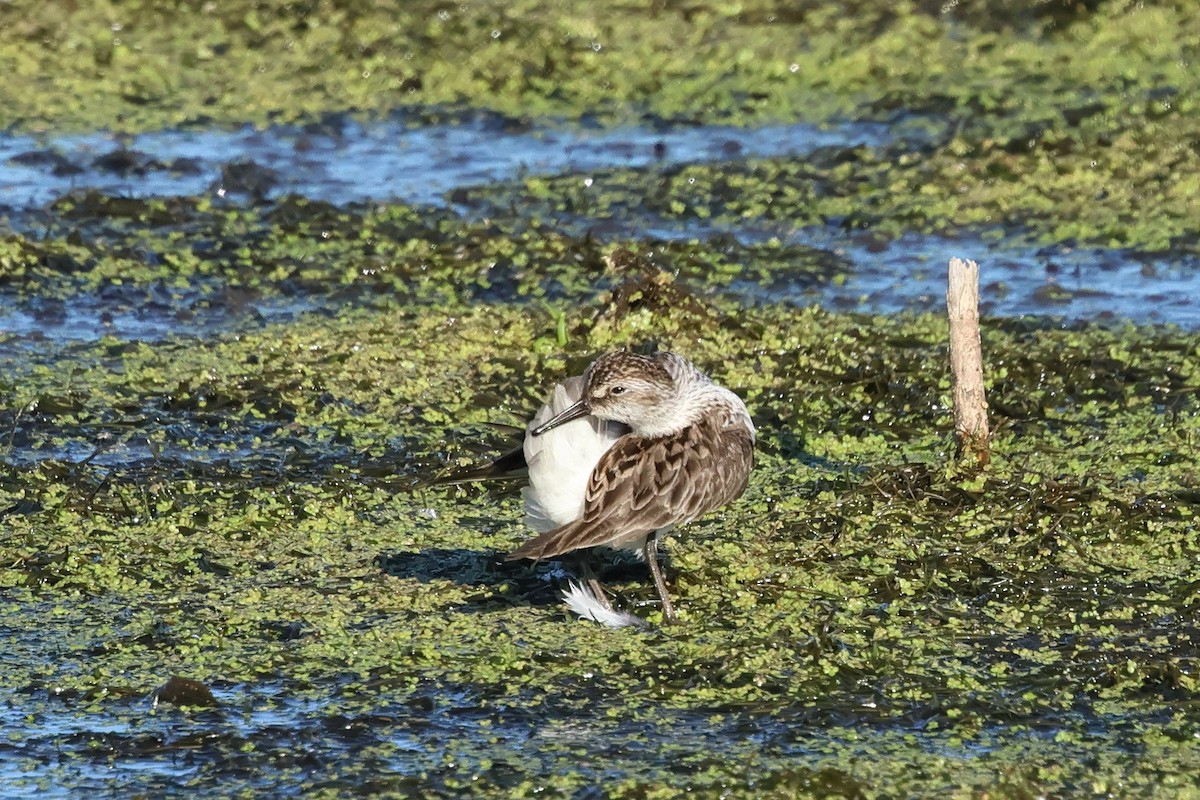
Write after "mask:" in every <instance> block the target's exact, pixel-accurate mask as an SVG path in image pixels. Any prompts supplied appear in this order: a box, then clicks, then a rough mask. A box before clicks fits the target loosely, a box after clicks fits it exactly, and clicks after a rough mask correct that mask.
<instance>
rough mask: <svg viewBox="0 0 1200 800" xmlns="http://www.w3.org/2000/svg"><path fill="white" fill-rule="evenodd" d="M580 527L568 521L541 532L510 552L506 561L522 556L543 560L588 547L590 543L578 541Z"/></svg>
mask: <svg viewBox="0 0 1200 800" xmlns="http://www.w3.org/2000/svg"><path fill="white" fill-rule="evenodd" d="M579 527H580V526H579V525H578V524H577V523H575V522H568V523H567V524H566V525H560V526H559V527H557V528H555V529H554V530H552V531H546V532H545V533H543V534H539V535H538V536H535V537H533V538H532V539H530V540H529V541H528V542H526V543H525V544H523V545H521V546H520V547H518V548H517V549H516V550H513V551H512V552H511V553H509V554H508V556H507V557H506V558H505V561H516V560H517V559H521V558H531V559H533V560H534V561H541V560H542V559H543V558H554V557H555V556H561V555H562V554H563V553H569V552H570V551H572V550H578V549H579V548H580V547H587V546H588V545H586V544H582V545H581V544H579V543H578V542H577V541H576V538H577V532H578V530H579Z"/></svg>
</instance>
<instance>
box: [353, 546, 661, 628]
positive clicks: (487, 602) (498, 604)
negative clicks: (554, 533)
mask: <svg viewBox="0 0 1200 800" xmlns="http://www.w3.org/2000/svg"><path fill="white" fill-rule="evenodd" d="M505 556H506V553H505V552H504V551H501V550H467V549H463V548H454V549H451V548H445V547H431V548H427V549H425V550H398V551H393V552H387V553H380V554H379V555H377V556H376V557H375V564H376V565H377V566H378V567H379V569H380V571H381V572H382V573H384V574H385V575H391V576H392V577H395V578H406V579H410V580H418V581H421V582H422V583H429V582H433V581H450V582H452V583H455V584H458V585H459V586H469V587H473V588H476V589H478V590H479V591H478V592H477V593H474V594H471V595H469V596H468V598H467V603H466V605H465V606H464V607H462V608H461V609H460V610H464V611H467V610H469V611H474V612H478V613H485V612H492V611H500V610H503V609H506V608H512V607H514V606H552V605H558V604H560V603H562V592H563V589H565V588H566V587H567V584H568V582H569V581H571V580H573V579H575V578H576V577H577V576H576V573H575V569H574V564H572V563H571V561H570V560H569V559H567V560H560V559H550V560H547V561H539V562H533V561H506V560H505ZM590 563H591V565H592V567H593V568H594V569H596V570H597V572H598V573H599V575H600V578H601V580H603V581H604V582H605V584H606V585H608V586H609V587H610V588H611V587H612V584H614V583H620V582H623V581H629V580H634V581H644V580H645V579H646V578H647V572H648V571H647V569H646V566H645V564H641V563H639V562H638V561H636V560H634V559H631V558H625V557H621V556H616V557H613V556H612V555H611V554H604V555H603V556H595V555H593V556H592V557H591V561H590Z"/></svg>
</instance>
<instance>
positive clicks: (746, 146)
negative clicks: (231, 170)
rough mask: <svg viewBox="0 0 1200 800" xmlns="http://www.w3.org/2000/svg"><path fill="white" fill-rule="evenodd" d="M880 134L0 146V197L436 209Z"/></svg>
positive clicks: (676, 130) (377, 131) (10, 142)
mask: <svg viewBox="0 0 1200 800" xmlns="http://www.w3.org/2000/svg"><path fill="white" fill-rule="evenodd" d="M891 135H892V134H890V133H889V131H888V129H887V128H886V127H885V126H883V125H878V124H866V123H856V124H846V125H842V126H832V127H827V128H821V127H817V126H814V125H800V124H796V125H775V126H770V127H763V128H736V127H731V126H722V125H707V126H694V127H663V128H651V127H624V128H618V129H616V130H596V129H588V128H582V127H578V126H572V127H553V126H532V125H526V124H518V123H515V122H510V121H506V120H503V119H499V118H495V117H490V116H479V117H474V118H472V119H469V120H466V121H464V122H463V123H462V124H454V125H420V126H418V125H414V124H410V123H407V122H405V121H404V120H397V121H390V122H376V123H370V124H363V123H359V122H356V121H353V120H350V119H339V120H337V121H336V122H331V123H329V124H326V125H322V126H318V127H313V128H309V129H302V128H295V127H274V128H268V129H266V130H258V129H255V128H243V129H242V130H238V131H220V130H200V131H160V132H157V133H144V134H139V135H136V136H113V135H109V134H93V135H89V136H64V137H54V138H49V139H46V140H38V139H34V138H32V137H29V136H14V135H11V134H10V135H3V136H0V162H4V164H5V166H4V169H3V173H2V177H0V188H2V189H3V191H4V193H5V196H6V202H7V203H8V204H9V205H10V206H11V207H14V208H16V209H30V208H35V207H38V206H41V205H44V204H46V203H49V202H51V201H52V200H54V199H55V198H57V197H59V196H61V195H63V194H64V193H66V192H69V191H72V190H75V189H98V190H101V191H104V192H107V193H111V194H114V195H121V196H128V197H150V196H170V195H194V194H202V193H204V192H207V191H210V190H211V191H213V192H215V193H228V192H235V191H236V189H235V188H233V187H227V186H225V185H224V184H223V181H222V170H223V168H224V167H225V165H227V164H230V163H234V162H238V161H250V162H253V163H254V164H257V165H258V166H259V167H261V168H263V169H264V170H267V171H269V175H270V178H271V180H270V181H269V182H268V183H267V184H266V185H264V186H263V189H264V191H263V194H264V196H267V197H277V196H279V195H281V194H287V193H292V194H298V195H303V196H304V197H309V198H312V199H316V200H324V201H326V202H330V203H336V204H344V203H351V202H369V201H403V202H407V203H412V204H418V205H419V204H428V205H444V204H446V203H448V202H450V198H448V196H447V195H448V193H450V192H452V191H453V190H454V189H458V188H463V187H467V186H474V185H477V184H483V183H489V182H495V181H507V180H513V179H515V178H517V177H520V176H522V175H557V174H560V173H564V172H586V171H587V170H591V169H600V168H608V167H614V166H622V167H641V166H647V165H651V164H677V163H689V162H698V161H726V160H734V159H740V158H755V157H766V156H784V155H800V154H803V153H806V152H809V151H811V150H813V149H815V148H817V147H825V146H830V145H845V144H847V143H857V144H878V143H880V142H882V141H884V140H885V139H886V138H889V137H890V136H891Z"/></svg>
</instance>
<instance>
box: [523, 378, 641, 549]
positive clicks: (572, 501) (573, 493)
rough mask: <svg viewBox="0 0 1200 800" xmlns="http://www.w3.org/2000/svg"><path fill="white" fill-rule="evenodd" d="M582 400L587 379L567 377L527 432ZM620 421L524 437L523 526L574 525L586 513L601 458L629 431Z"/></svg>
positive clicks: (581, 423)
mask: <svg viewBox="0 0 1200 800" xmlns="http://www.w3.org/2000/svg"><path fill="white" fill-rule="evenodd" d="M582 396H583V376H576V377H574V378H568V379H567V380H565V381H563V382H562V383H559V384H556V385H555V386H554V392H553V393H552V394H551V395H550V399H549V400H548V401H547V402H546V405H544V406H542V407H541V409H540V410H539V411H538V413H537V415H536V416H534V418H533V421H532V422H530V423H529V430H532V429H533V428H536V427H537V426H539V425H541V424H543V423H544V422H546V421H547V420H549V419H550V418H551V417H553V416H555V415H556V414H558V413H559V412H561V411H563V410H564V409H566V408H567V407H568V406H570V405H573V404H574V403H576V402H577V401H578V400H579V398H580V397H582ZM628 432H629V429H628V428H627V427H625V426H624V425H622V424H621V423H619V422H605V421H602V420H598V419H596V418H595V417H591V416H588V417H583V418H581V419H577V420H574V421H572V422H568V423H567V424H565V425H559V426H558V427H557V428H553V429H551V430H548V431H546V432H545V433H543V434H542V435H541V436H530V435H529V434H526V435H525V463H526V464H528V465H529V486H528V487H527V488H525V489H524V490H523V491H522V492H521V496H522V497H523V498H524V500H525V522H526V524H527V525H529V527H531V528H533V529H534V530H535V531H537V532H538V533H544V532H546V531H549V530H553V529H555V528H557V527H558V526H560V525H566V524H567V523H568V522H573V521H574V520H575V519H576V518H577V517H578V516H579V515H580V514H581V513H583V503H584V497H585V495H586V493H587V485H588V479H589V478H590V477H591V475H592V470H594V469H595V468H596V462H598V461H599V460H600V456H602V455H604V453H605V452H607V450H608V448H610V447H612V446H613V442H615V441H617V439H619V438H621V436H623V435H624V434H626V433H628Z"/></svg>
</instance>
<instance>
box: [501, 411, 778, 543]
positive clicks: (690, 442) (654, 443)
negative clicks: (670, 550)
mask: <svg viewBox="0 0 1200 800" xmlns="http://www.w3.org/2000/svg"><path fill="white" fill-rule="evenodd" d="M753 461H754V441H753V435H752V433H751V431H750V430H749V429H747V428H746V427H745V426H744V425H740V424H733V425H726V424H724V420H711V419H708V418H706V419H703V420H701V421H700V422H698V423H697V424H695V425H691V426H689V427H687V428H684V429H683V430H682V431H679V432H678V433H674V434H671V435H669V436H662V437H658V438H654V439H648V438H645V437H641V436H636V435H634V434H627V435H625V436H622V437H621V438H620V439H618V440H617V441H616V443H615V444H613V446H612V447H611V448H610V449H609V450H608V451H607V452H606V453H605V454H604V455H603V456H602V457H601V458H600V461H599V462H598V463H597V464H596V468H595V469H594V470H593V471H592V475H591V478H590V479H589V481H588V487H587V492H586V494H585V500H584V507H583V512H582V513H581V514H580V515H579V518H578V519H576V520H575V521H573V522H569V523H567V524H566V525H562V526H560V527H558V528H555V529H554V530H551V531H547V532H546V533H543V534H542V535H540V536H537V537H535V538H534V539H531V540H530V541H528V542H526V543H525V544H524V545H522V546H521V547H520V548H518V549H517V550H514V551H513V552H512V553H511V554H510V555H509V556H508V558H509V559H510V560H512V559H518V558H533V559H542V558H551V557H553V556H557V555H561V554H563V553H566V552H570V551H571V550H578V549H581V548H584V547H596V546H598V545H608V546H610V547H619V546H620V545H621V544H622V543H625V542H629V541H633V540H636V539H639V538H641V537H644V536H646V535H647V534H649V533H652V532H653V531H656V530H659V529H660V528H666V527H668V526H671V525H680V524H684V523H687V522H691V521H692V520H694V519H696V518H698V517H701V516H703V515H704V514H706V513H708V512H709V511H712V510H713V509H715V508H719V507H720V506H723V505H725V504H726V503H728V502H730V501H732V500H735V499H737V498H738V497H740V496H741V494H742V492H743V491H745V489H746V482H747V480H748V478H749V475H750V468H751V466H752V465H753Z"/></svg>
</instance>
